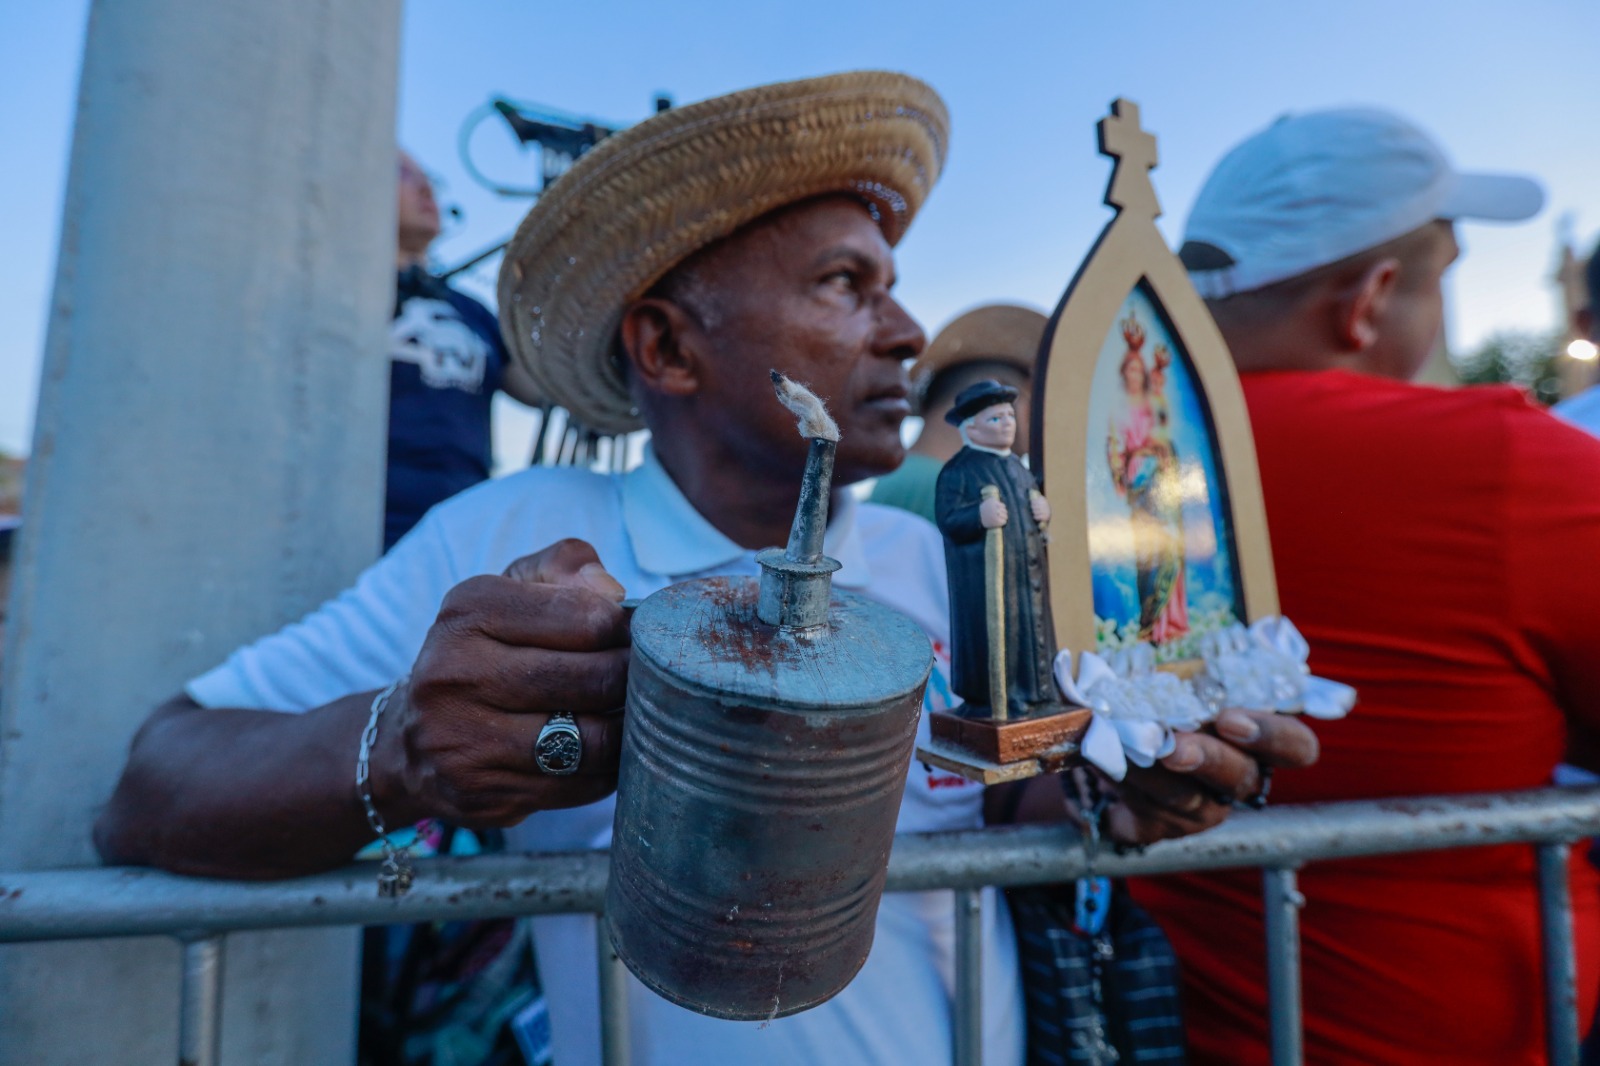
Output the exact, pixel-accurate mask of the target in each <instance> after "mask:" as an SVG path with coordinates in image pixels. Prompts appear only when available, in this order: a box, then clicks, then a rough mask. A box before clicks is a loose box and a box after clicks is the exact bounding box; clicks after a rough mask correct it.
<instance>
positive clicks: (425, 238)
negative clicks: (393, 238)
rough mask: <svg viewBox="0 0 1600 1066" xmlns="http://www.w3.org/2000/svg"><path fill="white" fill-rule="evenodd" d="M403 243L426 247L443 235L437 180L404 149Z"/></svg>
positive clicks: (401, 192) (406, 245)
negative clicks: (440, 234)
mask: <svg viewBox="0 0 1600 1066" xmlns="http://www.w3.org/2000/svg"><path fill="white" fill-rule="evenodd" d="M399 206H400V246H401V247H402V248H426V247H427V246H428V245H429V244H431V243H433V239H434V238H435V237H437V236H439V205H438V204H436V203H435V202H434V200H433V183H432V182H431V181H429V180H428V175H427V173H426V172H424V171H423V169H422V168H421V167H419V166H417V161H416V160H414V159H412V158H411V157H410V156H409V155H407V154H406V153H404V152H401V153H400V195H399Z"/></svg>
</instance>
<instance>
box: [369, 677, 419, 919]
mask: <svg viewBox="0 0 1600 1066" xmlns="http://www.w3.org/2000/svg"><path fill="white" fill-rule="evenodd" d="M407 680H409V678H408V677H402V678H399V679H398V680H396V681H395V682H394V683H393V684H391V685H390V686H389V687H388V688H386V689H384V690H383V691H382V692H380V693H378V694H377V695H376V696H374V697H373V698H372V713H371V715H369V716H368V718H367V728H365V729H363V730H362V731H361V750H360V751H359V752H357V753H356V794H357V795H358V796H360V797H361V806H363V807H365V808H366V811H367V824H368V825H369V826H371V827H372V831H373V832H374V833H376V834H377V835H378V840H379V841H380V843H381V844H382V845H383V863H382V864H381V865H380V866H379V867H378V895H379V896H382V897H384V898H393V897H396V896H403V895H405V894H406V892H407V891H408V890H409V889H410V888H411V882H412V881H413V880H415V879H416V871H415V870H413V869H412V867H411V844H407V845H406V846H405V847H403V848H396V847H395V846H394V841H392V840H390V839H389V830H388V828H387V827H386V826H385V825H384V824H383V816H382V815H380V814H379V813H378V808H377V807H376V806H374V805H373V802H372V774H371V758H372V746H373V744H375V743H376V742H377V740H378V717H379V716H380V715H382V714H383V711H384V708H386V707H388V706H389V697H391V696H393V695H394V694H395V690H396V689H398V688H399V687H400V686H401V685H403V684H405V683H406V681H407ZM412 843H415V841H413V842H412Z"/></svg>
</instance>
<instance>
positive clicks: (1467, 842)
mask: <svg viewBox="0 0 1600 1066" xmlns="http://www.w3.org/2000/svg"><path fill="white" fill-rule="evenodd" d="M1596 835H1600V786H1594V787H1586V788H1560V789H1542V790H1536V791H1528V792H1506V793H1484V794H1477V795H1464V796H1435V797H1417V798H1407V799H1391V800H1365V801H1354V802H1346V803H1329V804H1310V805H1304V806H1298V807H1278V808H1274V809H1270V810H1266V811H1260V812H1253V813H1247V814H1240V815H1239V816H1237V817H1235V818H1233V819H1231V820H1230V821H1229V822H1228V823H1227V824H1226V825H1223V826H1221V827H1220V828H1217V829H1214V830H1212V831H1210V832H1208V833H1203V834H1200V835H1198V836H1193V837H1187V838H1185V839H1183V840H1176V841H1169V842H1166V843H1162V844H1159V845H1156V846H1154V847H1151V848H1149V849H1147V850H1145V851H1142V852H1138V853H1128V854H1121V855H1119V854H1114V853H1107V852H1104V851H1100V852H1098V853H1096V854H1095V855H1094V858H1093V862H1094V871H1093V872H1094V873H1095V874H1099V875H1102V876H1108V877H1132V876H1152V875H1159V874H1167V873H1179V872H1184V871H1194V870H1218V869H1227V868H1236V867H1251V866H1259V867H1262V868H1263V882H1262V885H1263V897H1264V909H1265V915H1266V923H1267V928H1266V933H1267V943H1268V986H1269V987H1268V996H1269V1001H1270V1002H1271V1004H1272V1006H1273V1011H1272V1034H1271V1037H1272V1047H1273V1062H1274V1064H1275V1066H1298V1064H1299V1063H1300V1062H1301V1061H1302V1046H1301V1045H1302V1033H1301V1021H1300V1009H1299V1008H1300V960H1299V908H1300V906H1301V904H1302V903H1303V899H1302V898H1301V896H1300V893H1299V891H1298V889H1297V887H1296V874H1295V870H1296V868H1297V867H1298V866H1299V865H1301V864H1303V863H1308V862H1317V861H1321V860H1327V859H1339V858H1354V857H1358V856H1368V855H1387V854H1398V853H1405V852H1424V851H1437V850H1444V849H1450V848H1467V847H1484V846H1488V845H1494V844H1509V843H1519V842H1523V843H1531V844H1534V845H1535V846H1536V853H1537V856H1538V876H1539V912H1540V923H1541V931H1542V933H1541V935H1542V943H1543V948H1544V973H1545V990H1546V1000H1545V1021H1546V1032H1547V1044H1548V1052H1549V1060H1550V1061H1551V1062H1553V1063H1554V1062H1559V1063H1568V1062H1576V1061H1577V1048H1578V1024H1577V1008H1576V1003H1577V993H1576V965H1575V959H1574V952H1573V946H1572V903H1571V898H1570V889H1569V886H1568V881H1567V876H1568V858H1569V847H1568V845H1569V843H1570V842H1572V841H1576V840H1579V839H1582V838H1584V837H1591V836H1596ZM1089 861H1090V860H1089V856H1088V855H1087V853H1086V852H1085V851H1084V848H1083V846H1082V842H1081V840H1080V839H1079V837H1078V834H1077V832H1076V830H1074V829H1071V828H1069V827H1067V826H1011V827H1002V828H991V829H982V830H966V831H961V832H948V833H917V834H906V835H903V836H900V837H897V838H896V840H895V846H894V852H893V854H892V855H891V857H890V861H889V872H888V879H887V889H888V891H891V892H916V891H925V890H930V889H950V888H953V889H955V890H956V900H955V906H956V947H957V952H956V955H957V966H956V1002H955V1012H954V1013H955V1019H954V1021H955V1032H954V1039H955V1046H956V1062H957V1063H958V1064H959V1066H978V1064H979V1063H981V1062H982V1057H983V1040H982V962H981V960H982V943H983V942H982V937H983V906H982V889H983V888H984V886H987V885H1029V884H1054V883H1064V882H1070V881H1074V880H1076V879H1078V878H1080V877H1083V876H1086V875H1087V874H1088V873H1089ZM607 872H608V861H607V856H606V854H605V853H604V852H600V851H592V852H577V853H559V854H534V855H490V856H475V857H472V858H466V859H453V858H438V859H429V860H426V861H424V862H421V863H418V876H417V879H416V882H415V883H414V884H413V886H412V889H411V891H410V892H409V893H407V894H406V895H405V896H402V897H399V898H398V899H380V898H379V897H378V896H377V893H376V891H375V889H374V886H373V877H372V871H371V868H370V865H357V866H351V867H347V868H345V869H343V870H337V871H333V872H331V873H326V874H319V875H316V876H313V877H305V878H299V879H295V880H288V881H276V882H240V881H216V880H206V879H200V878H186V877H178V876H175V875H171V874H165V873H161V872H158V871H154V870H138V869H77V870H43V871H27V872H13V873H0V943H5V942H12V943H20V942H29V941H44V940H67V939H82V938H102V937H120V936H152V935H168V936H173V937H177V938H178V939H180V940H181V941H182V942H183V944H184V949H183V950H184V968H183V973H184V976H183V989H182V1008H181V1012H180V1021H179V1043H180V1056H181V1061H182V1062H184V1063H189V1062H193V1063H195V1064H197V1066H198V1064H206V1063H213V1062H215V1061H216V1060H217V1055H218V1047H219V1046H220V1024H219V1023H220V1016H221V999H222V957H223V944H224V939H223V937H224V935H225V934H227V933H229V932H236V931H240V930H249V929H277V928H294V927H305V926H336V925H381V924H395V923H408V922H423V921H461V920H466V919H476V918H497V917H506V916H512V915H529V914H561V913H575V912H585V911H587V912H590V913H594V914H598V913H599V912H600V911H601V909H602V906H603V903H604V897H605V883H606V876H607ZM598 925H599V929H600V932H599V937H600V941H599V944H598V947H599V960H600V969H599V980H600V999H601V1042H602V1051H603V1059H604V1062H605V1063H606V1066H625V1064H626V1063H627V1062H628V1059H629V1050H630V1049H629V1046H628V1042H629V1033H628V1030H629V1024H628V1018H627V1009H626V1008H627V997H628V982H629V978H628V976H627V973H626V971H625V969H624V967H623V966H622V963H621V961H620V960H619V959H618V958H617V956H616V953H615V951H614V950H613V949H612V948H611V945H610V943H609V941H608V939H607V937H606V933H605V923H604V922H603V921H602V922H599V923H598Z"/></svg>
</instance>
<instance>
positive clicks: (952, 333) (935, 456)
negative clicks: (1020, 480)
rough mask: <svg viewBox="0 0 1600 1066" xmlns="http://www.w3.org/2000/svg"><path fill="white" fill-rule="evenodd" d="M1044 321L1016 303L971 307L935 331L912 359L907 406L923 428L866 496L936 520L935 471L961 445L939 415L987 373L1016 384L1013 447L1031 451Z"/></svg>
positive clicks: (956, 432)
mask: <svg viewBox="0 0 1600 1066" xmlns="http://www.w3.org/2000/svg"><path fill="white" fill-rule="evenodd" d="M1048 321H1049V320H1048V319H1046V318H1045V316H1044V315H1042V314H1040V313H1039V312H1038V311H1035V310H1033V309H1032V308H1028V307H1018V306H1016V305H1014V304H986V305H984V306H982V307H977V308H974V309H973V310H971V311H968V312H967V313H966V314H964V315H962V316H961V317H959V318H957V319H956V320H955V321H953V322H951V323H950V324H949V325H947V326H945V328H944V329H942V330H940V331H939V334H938V336H936V337H934V338H933V340H932V341H931V342H929V344H928V348H927V350H926V351H924V352H923V353H922V355H921V356H919V357H918V358H917V361H916V362H914V363H912V364H911V403H912V413H913V414H917V415H921V416H922V429H921V431H920V432H919V433H918V434H917V439H916V442H915V443H914V444H912V445H911V447H910V449H908V450H907V452H906V458H905V462H903V463H901V464H900V468H899V469H898V470H895V471H894V472H893V473H890V474H886V475H884V476H883V477H881V478H879V479H878V480H877V482H876V483H875V484H874V485H873V487H872V494H871V496H870V497H868V498H869V499H871V500H872V502H873V503H883V504H888V505H889V506H890V507H899V508H901V509H903V510H907V511H910V512H911V513H912V514H919V515H921V516H922V517H924V518H926V519H927V520H928V521H930V522H932V521H934V506H933V488H934V482H935V481H937V480H938V477H939V471H940V469H942V468H943V466H944V464H945V463H946V462H948V461H949V460H950V458H951V457H952V456H953V455H955V454H956V452H958V451H960V450H961V433H960V431H959V430H957V429H956V427H954V426H952V425H950V424H948V423H947V422H945V420H944V415H945V412H946V411H948V410H950V405H951V404H952V403H953V402H954V401H955V397H956V393H958V392H960V391H961V390H962V389H964V388H966V387H967V386H969V385H973V384H976V383H977V382H979V381H982V380H984V379H985V378H990V379H993V380H995V381H998V382H999V383H1000V384H1002V385H1009V386H1010V387H1011V388H1014V389H1016V390H1017V399H1016V402H1015V404H1014V405H1013V406H1014V407H1015V408H1016V415H1017V439H1016V442H1015V443H1014V444H1012V446H1011V450H1012V451H1014V452H1015V453H1016V454H1017V455H1020V456H1022V457H1023V458H1024V459H1026V458H1027V456H1028V431H1029V428H1030V424H1029V420H1030V409H1029V399H1030V397H1031V396H1032V385H1033V364H1034V360H1035V359H1036V358H1037V357H1038V354H1039V342H1040V341H1041V340H1042V339H1043V338H1044V327H1045V325H1046V323H1047V322H1048Z"/></svg>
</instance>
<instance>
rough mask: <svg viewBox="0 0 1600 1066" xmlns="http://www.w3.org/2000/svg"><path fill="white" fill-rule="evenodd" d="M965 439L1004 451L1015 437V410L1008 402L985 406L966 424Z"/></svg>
mask: <svg viewBox="0 0 1600 1066" xmlns="http://www.w3.org/2000/svg"><path fill="white" fill-rule="evenodd" d="M967 439H968V440H970V441H971V442H972V443H974V444H978V445H981V446H983V447H985V448H997V449H999V450H1000V451H1006V450H1007V449H1009V448H1010V447H1011V444H1012V442H1013V441H1015V440H1016V439H1017V411H1016V408H1014V407H1012V406H1011V405H1010V404H1008V403H997V404H995V405H994V406H992V407H985V408H984V409H983V410H981V411H979V412H978V413H977V415H975V416H974V417H973V419H972V421H971V422H970V423H968V425H967Z"/></svg>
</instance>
